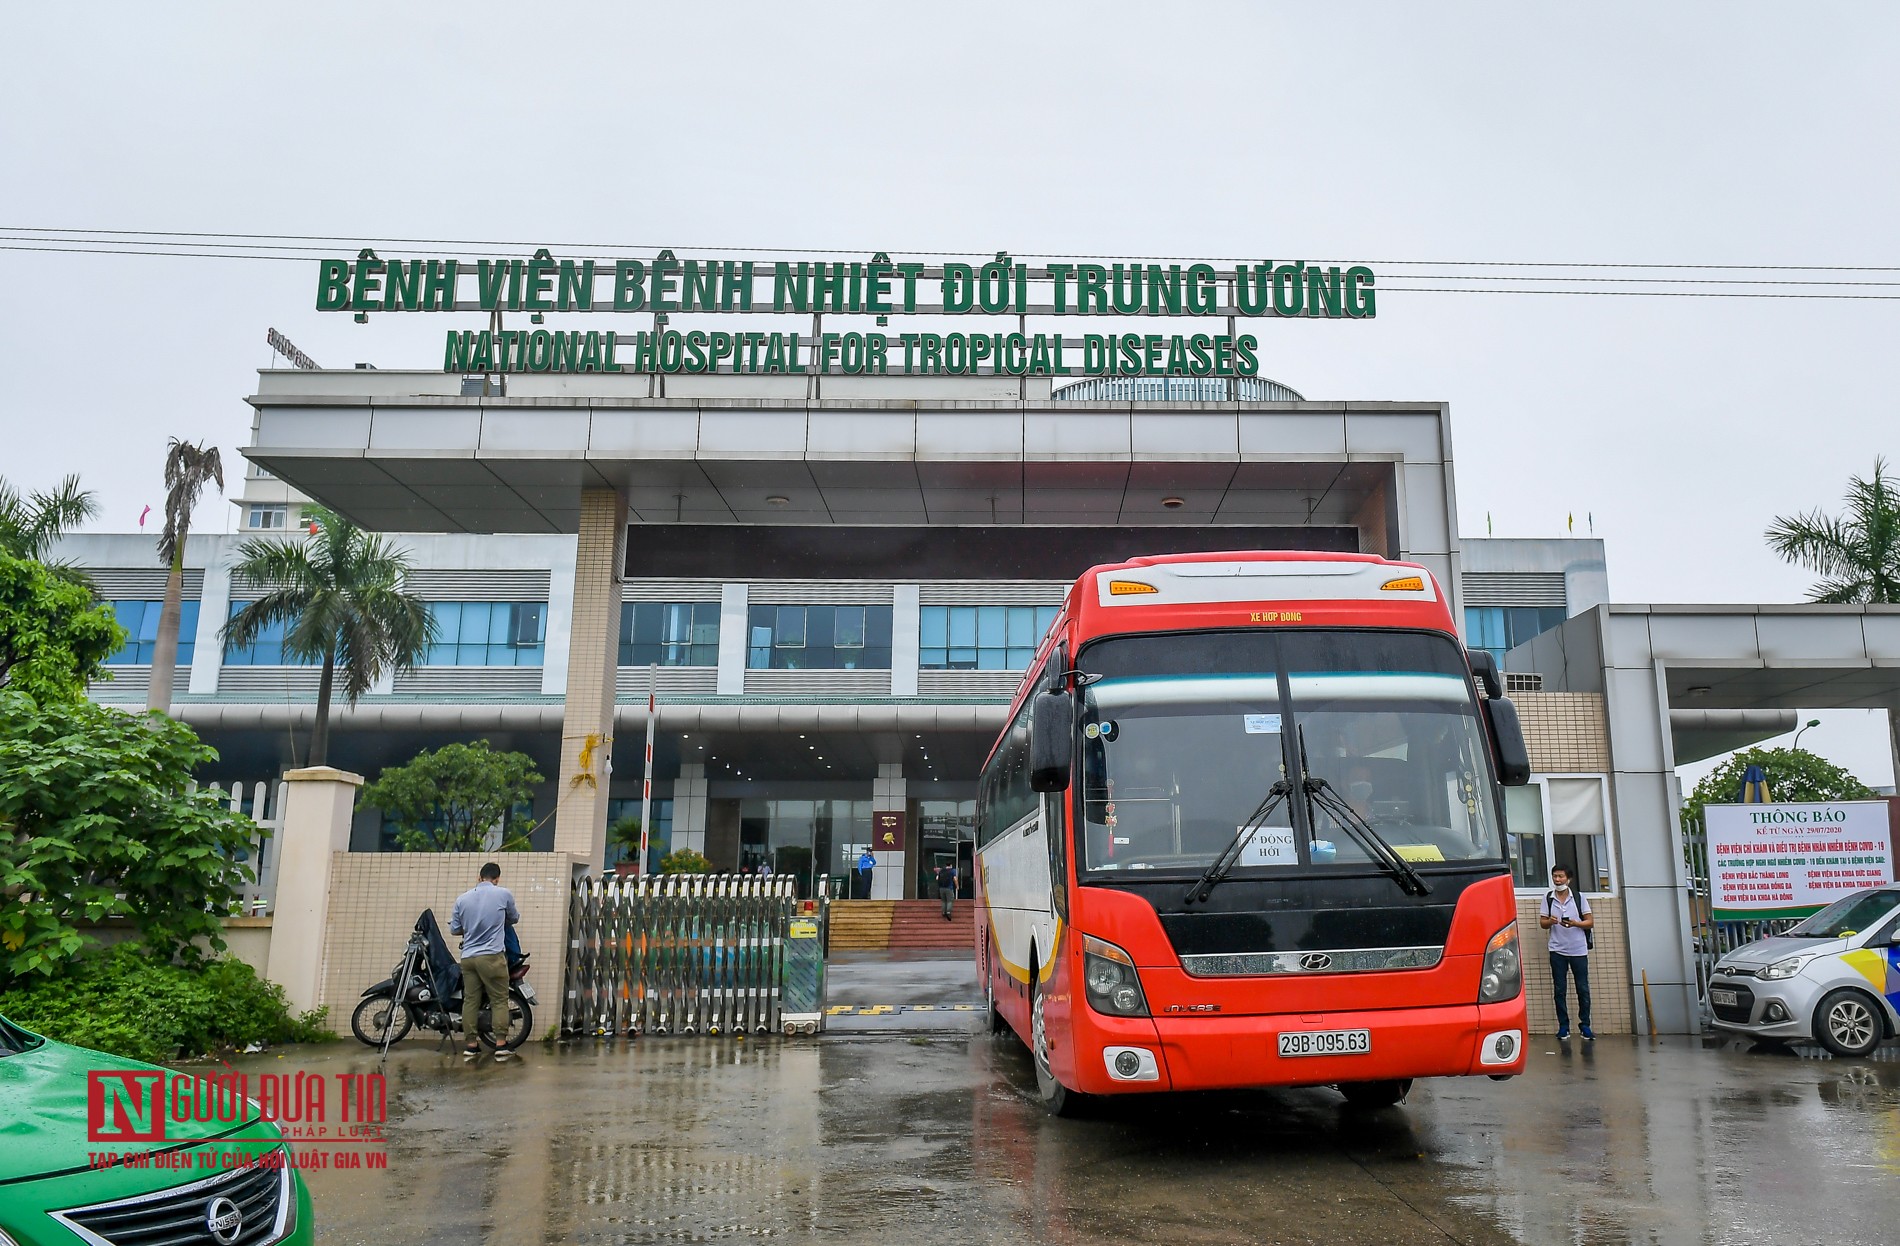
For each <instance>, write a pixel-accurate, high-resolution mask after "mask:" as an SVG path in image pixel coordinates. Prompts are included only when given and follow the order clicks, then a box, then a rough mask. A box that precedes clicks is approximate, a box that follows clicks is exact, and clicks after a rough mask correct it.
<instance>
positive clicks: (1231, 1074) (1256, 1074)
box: [1074, 996, 1524, 1094]
mask: <svg viewBox="0 0 1900 1246" xmlns="http://www.w3.org/2000/svg"><path fill="white" fill-rule="evenodd" d="M1361 1030H1363V1031H1365V1032H1366V1037H1367V1038H1368V1040H1369V1044H1368V1045H1369V1049H1368V1050H1366V1051H1364V1052H1362V1053H1354V1054H1349V1055H1282V1054H1281V1050H1282V1046H1281V1041H1280V1036H1281V1035H1282V1034H1294V1035H1300V1034H1302V1033H1304V1032H1314V1033H1333V1034H1339V1033H1342V1032H1343V1033H1346V1034H1352V1033H1355V1032H1357V1031H1361ZM1078 1031H1085V1032H1078V1033H1077V1034H1076V1040H1077V1042H1076V1051H1075V1052H1074V1056H1075V1070H1076V1077H1077V1081H1078V1083H1079V1084H1078V1085H1077V1086H1076V1087H1075V1089H1077V1090H1080V1091H1083V1092H1084V1093H1088V1094H1127V1093H1130V1092H1135V1093H1140V1092H1143V1091H1160V1090H1223V1089H1240V1088H1245V1087H1255V1086H1330V1085H1335V1084H1338V1083H1341V1082H1370V1081H1385V1080H1388V1079H1398V1080H1404V1079H1408V1078H1419V1077H1469V1076H1474V1075H1475V1076H1491V1077H1510V1076H1514V1075H1516V1074H1519V1073H1522V1072H1523V1071H1524V1000H1523V997H1522V996H1519V997H1518V998H1517V999H1515V1000H1510V1001H1507V1002H1505V1003H1501V1004H1462V1005H1451V1006H1446V1007H1437V1008H1394V1009H1382V1010H1379V1011H1368V1012H1329V1013H1318V1014H1315V1013H1286V1014H1265V1015H1256V1016H1207V1015H1201V1016H1184V1017H1175V1016H1161V1017H1154V1018H1124V1017H1105V1016H1102V1015H1100V1014H1096V1013H1092V1012H1091V1013H1090V1015H1089V1017H1088V1023H1087V1025H1086V1027H1078ZM1327 1041H1328V1042H1329V1043H1335V1044H1336V1043H1339V1042H1341V1041H1342V1040H1340V1039H1330V1040H1327ZM1344 1041H1356V1040H1344ZM1293 1045H1294V1046H1300V1045H1305V1044H1303V1043H1302V1042H1301V1041H1300V1040H1297V1039H1296V1040H1294V1043H1293ZM1123 1050H1129V1051H1132V1052H1134V1053H1136V1054H1135V1056H1134V1058H1133V1059H1130V1060H1124V1061H1123V1062H1122V1068H1123V1069H1127V1070H1134V1071H1135V1074H1136V1075H1135V1076H1134V1077H1127V1076H1121V1075H1118V1073H1117V1071H1116V1063H1115V1062H1116V1057H1117V1056H1119V1055H1120V1053H1121V1052H1122V1051H1123ZM1142 1052H1148V1053H1152V1057H1153V1059H1152V1063H1150V1061H1149V1060H1147V1059H1145V1058H1143V1057H1142V1056H1141V1054H1140V1053H1142Z"/></svg>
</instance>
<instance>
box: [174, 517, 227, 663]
mask: <svg viewBox="0 0 1900 1246" xmlns="http://www.w3.org/2000/svg"><path fill="white" fill-rule="evenodd" d="M224 545H225V543H224V542H223V541H219V542H218V543H217V544H216V545H215V546H213V548H214V549H216V550H217V551H218V553H219V554H222V553H223V551H224ZM230 613H231V567H230V564H229V563H227V562H226V561H225V560H224V558H222V557H219V556H216V555H214V556H213V557H212V559H211V561H210V562H209V563H207V564H206V566H205V578H204V587H203V588H201V589H199V590H198V631H197V632H196V634H194V635H193V636H192V638H191V639H192V650H191V681H190V682H189V683H188V684H186V685H185V691H187V692H190V693H193V694H195V695H198V696H209V695H211V694H212V693H214V692H216V691H217V690H218V673H219V672H220V671H222V670H223V669H224V641H222V640H220V639H219V638H218V629H219V628H221V627H223V626H224V620H225V617H226V616H227V615H229V614H230Z"/></svg>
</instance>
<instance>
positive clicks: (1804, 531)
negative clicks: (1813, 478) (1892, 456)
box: [1766, 455, 1900, 775]
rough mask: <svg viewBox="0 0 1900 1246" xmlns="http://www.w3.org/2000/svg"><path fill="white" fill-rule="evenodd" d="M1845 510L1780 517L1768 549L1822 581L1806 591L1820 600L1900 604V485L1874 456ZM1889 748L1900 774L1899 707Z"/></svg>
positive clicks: (1850, 485)
mask: <svg viewBox="0 0 1900 1246" xmlns="http://www.w3.org/2000/svg"><path fill="white" fill-rule="evenodd" d="M1844 500H1845V502H1846V505H1847V509H1846V511H1845V512H1844V513H1843V514H1841V515H1839V516H1834V515H1827V514H1823V513H1822V511H1821V509H1820V508H1819V507H1816V508H1815V509H1814V510H1812V511H1810V512H1809V513H1808V514H1805V515H1794V516H1777V517H1776V519H1775V522H1774V523H1772V524H1770V525H1769V526H1768V532H1767V534H1766V535H1767V540H1768V548H1770V549H1772V550H1774V551H1775V553H1777V554H1780V555H1781V556H1782V557H1783V558H1784V559H1786V560H1787V561H1789V562H1791V563H1795V564H1796V565H1798V566H1801V567H1805V568H1807V569H1808V570H1809V571H1812V572H1814V573H1815V574H1817V575H1819V576H1821V577H1823V578H1822V580H1821V581H1820V583H1818V584H1816V585H1815V586H1814V587H1813V588H1811V589H1809V590H1808V597H1809V599H1810V600H1813V601H1820V602H1836V603H1840V602H1900V481H1896V480H1895V479H1894V478H1893V477H1891V476H1889V475H1887V461H1886V460H1885V459H1884V458H1881V457H1879V456H1878V455H1876V456H1875V458H1874V474H1873V476H1872V478H1871V479H1867V480H1862V479H1861V478H1860V477H1859V476H1849V477H1848V478H1847V497H1846V498H1845V499H1844ZM1887 735H1888V747H1889V748H1890V749H1891V751H1892V753H1893V765H1894V773H1895V774H1896V775H1900V706H1888V707H1887Z"/></svg>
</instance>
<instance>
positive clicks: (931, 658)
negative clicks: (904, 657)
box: [917, 649, 948, 671]
mask: <svg viewBox="0 0 1900 1246" xmlns="http://www.w3.org/2000/svg"><path fill="white" fill-rule="evenodd" d="M947 659H948V654H947V653H946V651H944V650H942V649H920V650H918V651H917V665H918V666H920V667H922V668H923V669H924V670H927V671H940V670H942V669H943V668H944V663H945V662H946V661H947Z"/></svg>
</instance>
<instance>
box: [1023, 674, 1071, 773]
mask: <svg viewBox="0 0 1900 1246" xmlns="http://www.w3.org/2000/svg"><path fill="white" fill-rule="evenodd" d="M1074 755H1075V700H1074V698H1072V697H1071V696H1069V695H1068V694H1067V693H1066V692H1042V693H1038V694H1037V695H1036V703H1035V705H1034V706H1033V707H1031V709H1030V711H1029V787H1030V790H1031V791H1036V792H1061V791H1066V790H1067V789H1068V786H1069V762H1070V758H1072V757H1073V756H1074Z"/></svg>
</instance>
